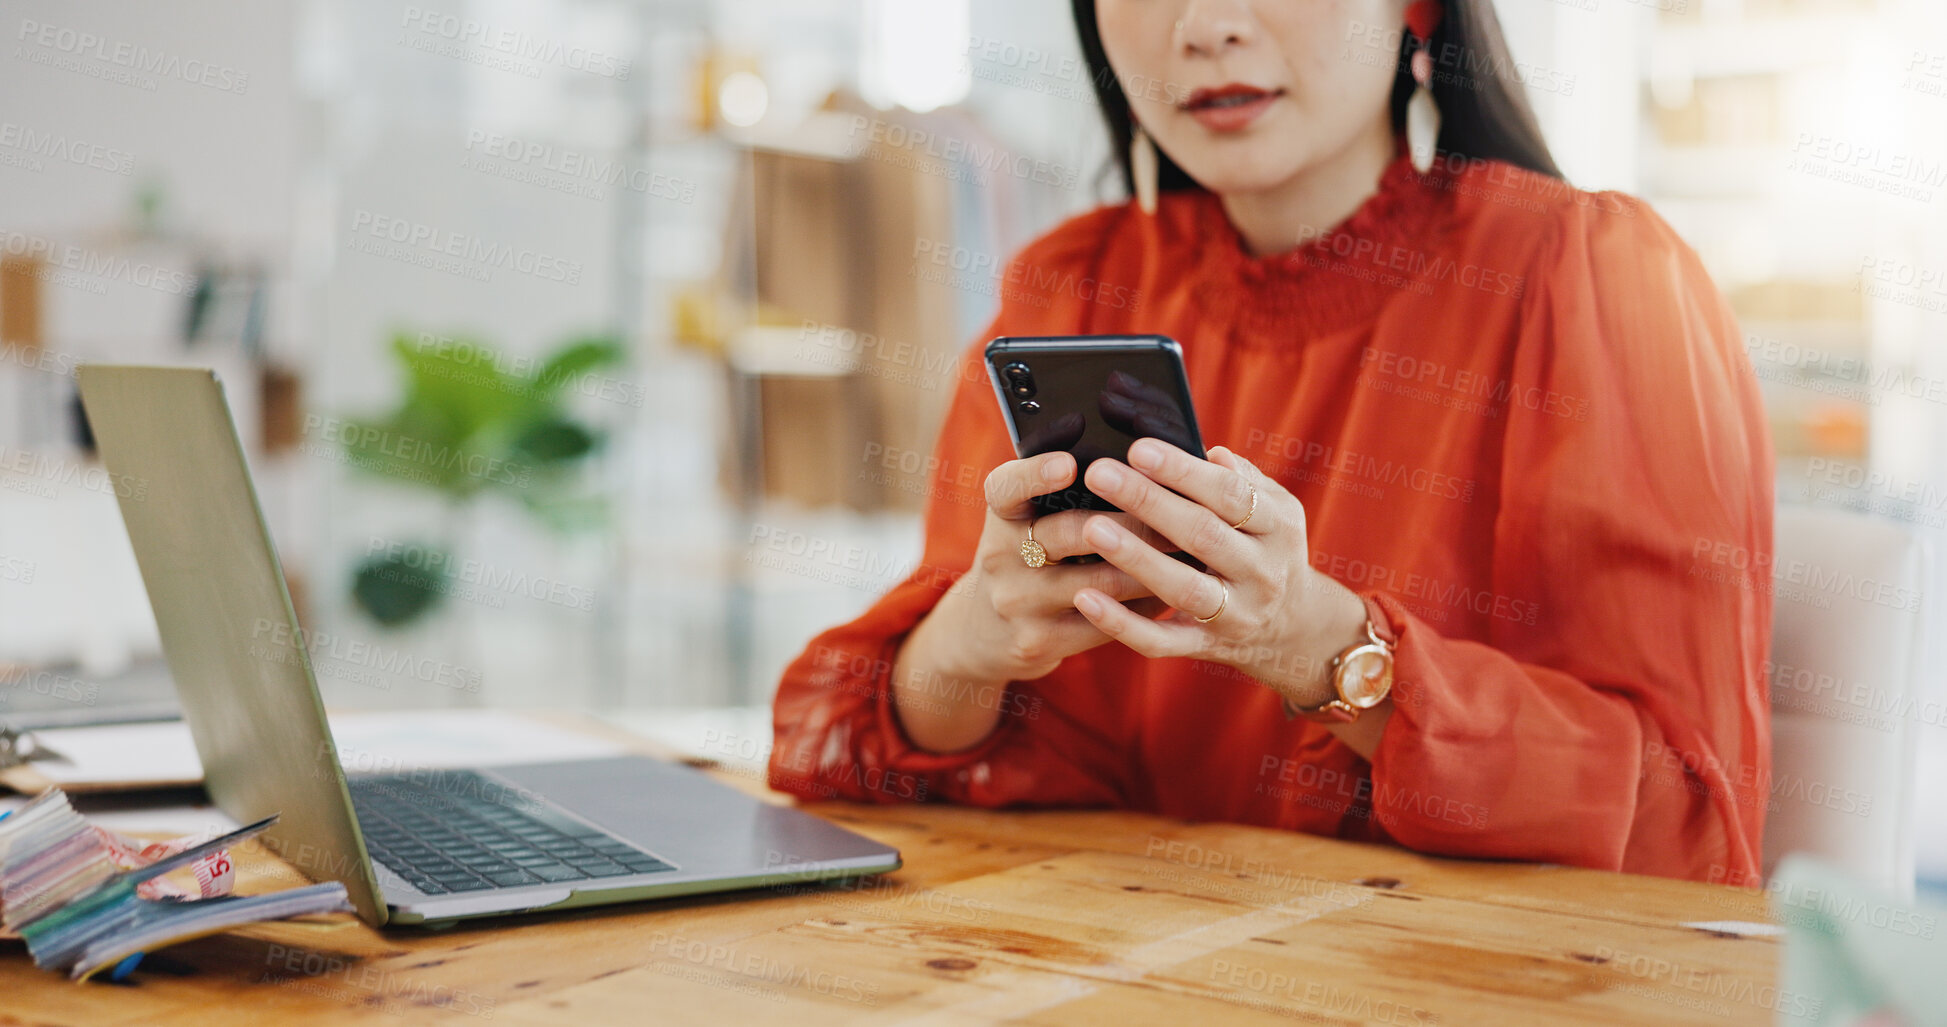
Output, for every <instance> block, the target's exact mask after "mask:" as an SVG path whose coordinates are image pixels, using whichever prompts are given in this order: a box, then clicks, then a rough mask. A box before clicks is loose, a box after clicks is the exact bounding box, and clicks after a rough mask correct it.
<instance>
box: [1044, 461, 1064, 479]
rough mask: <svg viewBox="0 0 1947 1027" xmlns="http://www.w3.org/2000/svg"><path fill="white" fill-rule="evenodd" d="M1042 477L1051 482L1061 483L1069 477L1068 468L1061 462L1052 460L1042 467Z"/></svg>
mask: <svg viewBox="0 0 1947 1027" xmlns="http://www.w3.org/2000/svg"><path fill="white" fill-rule="evenodd" d="M1041 477H1043V478H1045V479H1047V480H1049V481H1060V480H1062V479H1063V478H1066V477H1068V468H1066V467H1063V466H1062V462H1061V461H1060V460H1050V461H1048V462H1047V463H1045V464H1043V465H1042V466H1041Z"/></svg>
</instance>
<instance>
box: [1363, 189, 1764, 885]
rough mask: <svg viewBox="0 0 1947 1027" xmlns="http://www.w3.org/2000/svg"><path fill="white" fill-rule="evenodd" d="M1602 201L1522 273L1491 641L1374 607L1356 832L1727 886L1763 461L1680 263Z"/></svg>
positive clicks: (1715, 303)
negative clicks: (1370, 822) (1393, 648)
mask: <svg viewBox="0 0 1947 1027" xmlns="http://www.w3.org/2000/svg"><path fill="white" fill-rule="evenodd" d="M1602 199H1603V201H1604V202H1602V203H1596V204H1589V205H1586V206H1582V207H1577V208H1570V209H1569V211H1568V212H1567V213H1565V214H1564V215H1563V216H1562V218H1561V220H1560V221H1559V222H1558V227H1559V229H1560V232H1559V235H1558V236H1557V237H1556V238H1555V239H1554V240H1553V241H1552V242H1551V243H1549V244H1545V245H1543V246H1542V247H1541V248H1540V249H1541V253H1540V261H1539V263H1538V264H1537V270H1536V272H1535V273H1534V274H1533V275H1532V276H1531V277H1530V279H1529V282H1530V285H1531V290H1532V291H1531V293H1530V295H1529V296H1528V297H1527V302H1526V304H1525V305H1524V308H1523V312H1522V314H1521V332H1520V336H1521V342H1520V344H1519V345H1518V347H1517V348H1516V350H1515V352H1514V354H1513V358H1512V364H1511V370H1510V373H1509V377H1508V380H1507V381H1508V386H1509V387H1508V389H1507V393H1508V396H1507V406H1506V411H1507V412H1506V426H1505V434H1504V439H1503V444H1502V450H1501V454H1500V456H1501V459H1500V464H1499V473H1500V490H1499V496H1500V506H1499V508H1498V510H1497V511H1496V512H1495V515H1494V522H1493V534H1492V546H1493V552H1494V557H1493V559H1492V575H1491V581H1489V582H1488V583H1487V585H1488V591H1487V592H1485V593H1483V594H1479V595H1476V596H1474V597H1471V599H1470V600H1469V601H1470V602H1472V603H1474V604H1478V605H1477V606H1476V608H1477V609H1481V610H1482V612H1488V611H1489V610H1491V611H1493V616H1492V617H1491V624H1492V628H1491V629H1490V633H1489V636H1490V637H1488V638H1486V639H1484V640H1460V639H1455V638H1448V637H1443V636H1442V635H1441V634H1440V633H1439V631H1438V630H1437V629H1435V628H1434V627H1431V626H1429V624H1428V623H1427V622H1426V621H1425V620H1423V619H1421V618H1420V617H1418V616H1416V615H1415V614H1414V613H1413V612H1411V611H1410V610H1409V609H1408V605H1407V604H1404V603H1402V602H1400V601H1398V600H1397V599H1396V598H1391V597H1387V596H1385V595H1381V596H1379V599H1380V603H1381V606H1382V608H1383V609H1385V611H1386V612H1387V614H1388V617H1389V619H1390V620H1391V621H1392V625H1393V627H1394V629H1395V631H1396V632H1397V633H1398V637H1399V644H1398V650H1397V658H1396V659H1397V662H1396V681H1397V685H1396V688H1395V699H1396V708H1395V712H1394V714H1393V717H1392V719H1391V722H1390V723H1389V725H1388V727H1387V730H1386V733H1385V735H1384V737H1383V740H1382V742H1381V745H1380V747H1379V750H1378V752H1377V753H1376V754H1375V756H1374V759H1373V765H1372V781H1373V791H1372V796H1373V798H1372V801H1373V817H1374V821H1375V823H1376V824H1377V825H1378V826H1379V827H1380V828H1382V829H1383V830H1384V831H1385V832H1386V834H1388V835H1389V836H1390V837H1392V838H1393V839H1394V840H1396V841H1398V842H1399V843H1401V844H1404V845H1406V846H1409V847H1412V848H1415V849H1421V850H1424V851H1430V852H1438V853H1443V854H1450V855H1458V856H1473V857H1498V858H1516V859H1526V860H1545V861H1553V862H1560V863H1569V864H1577V865H1583V866H1593V867H1603V868H1611V869H1621V870H1627V871H1632V872H1640V873H1652V874H1661V875H1668V876H1682V877H1691V878H1698V879H1705V878H1710V879H1718V880H1723V879H1726V878H1729V879H1739V877H1740V876H1741V875H1745V874H1751V873H1755V872H1756V870H1757V866H1758V853H1759V847H1760V839H1761V837H1762V834H1763V824H1764V811H1765V804H1766V802H1767V801H1768V798H1769V766H1770V740H1769V732H1768V728H1767V723H1768V719H1767V718H1768V712H1767V711H1768V701H1767V695H1766V691H1767V684H1766V680H1765V670H1764V667H1765V659H1766V650H1767V646H1768V644H1769V637H1770V620H1771V596H1770V592H1769V586H1770V580H1769V576H1768V573H1767V569H1768V568H1769V566H1770V551H1771V504H1772V487H1771V473H1772V471H1771V468H1772V455H1771V449H1770V443H1769V440H1768V438H1767V436H1766V434H1765V430H1764V426H1765V419H1764V417H1763V414H1762V411H1761V408H1760V406H1759V397H1758V393H1757V388H1756V383H1755V381H1754V379H1753V377H1752V375H1751V372H1750V369H1749V365H1748V362H1747V361H1746V358H1745V356H1744V354H1743V350H1742V347H1741V346H1740V345H1739V333H1738V329H1737V326H1736V324H1735V322H1734V319H1733V318H1732V316H1731V314H1730V313H1729V310H1728V308H1727V305H1726V304H1725V302H1724V301H1723V299H1722V298H1721V297H1720V296H1719V295H1718V293H1717V292H1716V290H1715V289H1714V288H1713V287H1712V285H1711V284H1710V281H1709V279H1708V277H1707V276H1706V275H1705V273H1704V271H1703V269H1702V267H1701V266H1700V264H1699V262H1698V261H1697V259H1696V257H1695V255H1694V254H1693V253H1692V252H1691V251H1690V250H1689V249H1688V248H1687V247H1685V246H1684V245H1683V243H1682V242H1681V241H1680V240H1678V239H1677V237H1676V236H1675V234H1674V233H1673V232H1672V231H1671V230H1670V228H1669V227H1668V226H1667V225H1666V224H1664V223H1663V222H1662V221H1661V220H1660V219H1659V218H1657V217H1656V215H1655V214H1654V213H1652V212H1651V211H1650V210H1649V209H1648V208H1647V207H1644V206H1641V205H1639V204H1636V203H1634V202H1633V201H1630V200H1627V199H1626V198H1619V197H1614V196H1612V195H1608V194H1605V195H1604V196H1603V197H1602ZM1754 568H1755V570H1754Z"/></svg>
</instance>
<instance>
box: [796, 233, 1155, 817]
mask: <svg viewBox="0 0 1947 1027" xmlns="http://www.w3.org/2000/svg"><path fill="white" fill-rule="evenodd" d="M1101 218H1102V215H1101V214H1099V213H1098V214H1095V215H1084V216H1083V217H1081V218H1078V219H1076V220H1074V221H1071V222H1069V223H1068V224H1067V225H1065V226H1063V227H1062V228H1060V229H1057V230H1056V231H1055V232H1054V233H1052V234H1050V235H1049V236H1046V237H1043V238H1042V239H1041V240H1040V241H1038V242H1036V243H1035V244H1033V245H1031V246H1030V247H1028V248H1027V249H1026V250H1024V251H1022V253H1021V255H1020V256H1019V257H1017V258H1016V259H1015V260H1014V261H1013V262H1012V264H1011V265H1010V267H1009V268H1008V270H1007V271H1006V273H1005V274H1004V275H1002V276H1001V282H1002V284H1003V288H1002V289H1001V295H1002V297H1003V299H1002V307H1001V312H1000V315H999V317H998V318H997V319H996V320H995V322H994V324H993V326H992V327H991V328H990V329H989V334H988V335H987V336H986V337H983V338H982V339H979V340H976V342H975V344H974V345H972V346H970V347H969V349H968V351H967V353H966V354H965V355H964V357H963V358H962V360H961V363H960V366H959V371H958V374H957V375H956V376H955V378H954V381H955V382H956V386H955V391H954V395H953V399H952V403H951V406H950V407H949V408H948V412H947V415H946V418H945V420H944V423H943V424H942V427H941V430H940V438H939V441H938V444H937V445H936V447H935V449H934V453H933V464H932V467H933V471H932V474H931V483H930V488H929V490H928V499H927V507H926V514H925V539H926V541H925V552H924V556H923V557H922V560H921V562H920V564H919V565H918V567H917V568H916V569H915V570H914V572H913V573H912V574H911V575H909V576H908V577H907V578H906V579H905V580H904V581H902V582H901V583H900V584H898V585H896V586H895V587H894V588H893V589H892V590H891V591H890V592H888V593H887V594H886V595H885V596H884V597H882V598H881V599H880V600H879V601H878V602H877V603H875V604H873V606H872V607H871V608H870V609H868V610H867V611H866V612H865V613H864V614H863V615H861V616H860V617H858V618H857V619H856V620H854V621H852V622H851V623H849V624H845V625H842V626H840V627H837V628H833V629H832V630H830V631H827V632H825V633H824V634H822V635H820V636H818V637H817V638H816V639H814V640H813V641H812V643H811V645H810V646H808V647H807V648H806V649H805V651H804V652H803V653H802V654H800V655H799V656H798V658H797V659H796V660H794V661H793V662H792V663H791V665H790V666H789V667H788V668H787V669H786V671H785V674H784V677H783V680H782V681H781V683H780V684H779V686H778V692H777V697H776V700H775V702H774V707H773V711H774V718H775V720H774V725H773V727H774V737H775V741H774V743H773V746H772V750H771V759H770V783H771V786H772V787H774V788H777V789H779V790H781V791H785V792H789V793H792V794H794V795H798V796H802V797H805V798H811V799H834V798H842V799H852V800H862V801H875V802H899V801H925V800H944V801H952V802H960V803H968V804H973V805H981V806H1000V805H1025V804H1032V805H1118V804H1122V803H1123V801H1124V788H1125V784H1124V782H1125V781H1126V778H1127V759H1128V747H1127V744H1126V732H1125V731H1124V730H1123V717H1122V714H1120V713H1116V712H1113V711H1114V710H1115V709H1116V704H1115V703H1114V701H1113V699H1114V697H1113V695H1112V693H1111V685H1110V684H1109V680H1108V679H1109V678H1111V677H1112V676H1113V675H1109V674H1104V673H1101V672H1100V671H1101V668H1100V667H1099V666H1098V664H1101V663H1104V662H1113V660H1114V659H1115V658H1114V657H1113V656H1108V657H1103V656H1101V655H1099V654H1098V653H1084V654H1081V655H1078V656H1075V657H1071V658H1070V659H1068V660H1067V661H1064V662H1063V664H1062V665H1061V666H1060V667H1059V668H1057V669H1056V670H1055V671H1054V672H1053V673H1052V674H1050V675H1048V676H1047V677H1045V678H1042V679H1040V680H1039V681H1035V682H1014V683H1012V684H1010V685H1008V686H1007V687H1006V689H1005V690H1003V691H996V692H994V693H993V694H987V695H975V696H972V697H971V698H973V699H975V701H977V702H982V703H998V704H1000V706H1001V710H1002V713H1003V716H1002V717H1001V722H1000V725H999V726H998V727H997V728H996V729H995V730H994V732H993V733H992V734H990V735H989V736H988V737H987V738H986V739H985V740H984V741H982V742H981V743H980V744H978V745H976V746H974V747H973V748H971V749H967V750H964V751H961V752H956V753H950V754H935V753H930V752H926V751H924V750H921V749H918V748H916V747H914V746H913V745H912V743H911V742H910V741H909V740H908V739H907V737H906V735H905V732H904V730H903V729H902V728H901V726H900V723H899V717H898V713H897V711H896V709H895V708H894V703H893V699H892V693H891V679H892V669H893V663H894V661H895V660H896V658H897V656H898V652H899V648H900V646H901V644H903V642H904V641H905V638H906V636H907V634H908V633H909V632H910V631H911V630H912V629H913V628H914V627H915V626H916V625H918V623H919V622H920V621H921V620H922V619H923V618H925V617H926V615H927V614H928V613H930V612H931V611H932V610H933V608H934V606H935V605H936V604H937V603H938V602H939V600H940V598H941V596H942V595H943V594H944V592H945V591H946V590H947V589H950V588H957V587H962V576H963V575H964V574H965V572H966V570H967V568H968V567H969V566H970V565H971V563H972V559H973V554H974V550H975V547H976V545H977V543H978V542H979V539H980V532H981V528H982V525H983V523H984V520H985V516H986V498H985V481H986V477H987V474H988V472H989V471H991V470H992V469H993V468H994V467H996V466H997V465H999V464H1000V463H1002V462H1003V461H1006V460H1009V459H1012V458H1013V450H1012V447H1011V444H1010V443H1009V441H1008V437H1007V432H1006V428H1005V425H1004V424H1003V423H1002V420H1001V416H1000V412H999V410H998V408H997V405H996V403H995V399H994V393H993V389H992V387H991V386H990V385H989V384H988V382H987V372H986V369H985V364H984V362H983V359H982V355H981V351H982V346H983V345H984V343H985V342H986V339H987V338H991V337H993V336H996V335H1007V334H1014V335H1022V334H1071V333H1073V332H1074V331H1075V330H1076V325H1077V324H1079V323H1081V321H1082V314H1083V312H1082V311H1080V310H1078V309H1077V305H1078V304H1084V303H1093V302H1099V300H1098V298H1097V297H1096V295H1095V290H1093V289H1088V288H1077V287H1075V285H1074V283H1076V282H1080V281H1085V280H1087V279H1086V274H1087V272H1086V267H1087V264H1088V262H1089V260H1090V259H1091V257H1092V255H1093V253H1094V251H1095V250H1096V248H1097V247H1099V246H1100V245H1101V232H1100V230H1099V222H1100V221H1101Z"/></svg>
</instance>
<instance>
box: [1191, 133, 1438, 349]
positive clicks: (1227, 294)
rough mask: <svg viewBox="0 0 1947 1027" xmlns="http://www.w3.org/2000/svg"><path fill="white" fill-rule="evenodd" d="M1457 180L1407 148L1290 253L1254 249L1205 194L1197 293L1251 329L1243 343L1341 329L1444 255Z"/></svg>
mask: <svg viewBox="0 0 1947 1027" xmlns="http://www.w3.org/2000/svg"><path fill="white" fill-rule="evenodd" d="M1453 185H1454V181H1453V179H1452V176H1451V175H1450V174H1449V173H1448V172H1446V171H1445V170H1444V169H1443V168H1442V167H1441V166H1439V165H1436V166H1435V168H1434V169H1433V170H1432V171H1431V172H1429V173H1427V174H1425V175H1422V174H1420V173H1419V172H1418V171H1417V170H1415V169H1414V167H1413V164H1412V162H1411V161H1410V160H1409V159H1408V158H1407V156H1406V154H1405V153H1404V152H1402V153H1400V154H1399V155H1398V156H1396V157H1395V158H1394V159H1393V161H1392V163H1390V164H1388V165H1387V166H1386V168H1385V170H1384V171H1383V172H1381V174H1380V176H1379V182H1378V188H1376V189H1375V190H1374V191H1373V192H1372V194H1371V195H1369V196H1367V197H1366V199H1365V200H1364V201H1363V202H1362V203H1360V205H1359V207H1358V208H1357V209H1356V210H1354V211H1353V212H1352V213H1351V214H1350V215H1348V216H1347V217H1346V218H1345V219H1344V220H1343V221H1341V222H1339V223H1338V224H1337V225H1335V226H1333V227H1332V228H1331V229H1330V230H1328V231H1325V232H1322V233H1320V234H1319V235H1318V237H1317V238H1314V239H1311V240H1309V241H1305V242H1304V243H1303V244H1302V245H1297V246H1294V247H1293V248H1292V249H1289V250H1286V251H1284V252H1282V253H1274V254H1269V255H1266V256H1262V257H1256V256H1252V255H1251V254H1250V253H1249V252H1248V251H1247V250H1246V248H1245V243H1244V239H1243V237H1242V236H1241V235H1240V234H1239V233H1238V231H1237V228H1236V227H1235V226H1234V225H1232V224H1231V223H1230V219H1229V217H1228V216H1227V215H1226V214H1225V213H1224V208H1223V203H1222V201H1220V200H1219V199H1218V197H1217V196H1216V195H1215V194H1213V193H1208V192H1202V191H1198V192H1197V193H1195V194H1193V196H1192V197H1191V198H1192V199H1193V202H1194V203H1195V204H1196V210H1195V212H1194V215H1193V219H1192V220H1193V225H1194V231H1195V233H1196V237H1197V239H1198V241H1199V245H1198V247H1197V248H1198V250H1199V251H1200V261H1199V267H1198V273H1197V275H1196V278H1197V280H1198V281H1197V286H1196V289H1197V294H1198V299H1199V301H1200V306H1202V308H1203V310H1204V313H1205V314H1206V315H1207V316H1210V317H1213V318H1216V319H1218V320H1222V321H1229V322H1232V323H1234V324H1236V325H1237V326H1238V327H1240V328H1242V329H1244V331H1243V332H1242V333H1238V334H1240V335H1242V336H1243V337H1242V338H1239V339H1237V340H1236V341H1238V342H1241V343H1244V344H1247V345H1248V344H1250V343H1251V342H1253V341H1261V342H1263V343H1266V344H1276V343H1279V342H1281V341H1283V340H1295V339H1303V338H1307V337H1310V336H1312V335H1315V334H1317V333H1320V332H1326V331H1333V330H1337V329H1340V328H1343V327H1346V326H1348V325H1350V324H1353V323H1356V322H1358V321H1359V320H1361V319H1369V318H1370V317H1371V316H1372V315H1373V314H1374V313H1375V312H1376V311H1377V310H1378V308H1379V307H1380V306H1381V305H1383V304H1384V303H1385V302H1386V301H1388V300H1389V299H1392V298H1394V297H1396V296H1398V295H1399V294H1400V293H1401V292H1403V291H1408V290H1412V289H1414V288H1415V285H1416V282H1417V278H1416V275H1415V274H1414V273H1413V270H1412V269H1413V268H1415V267H1418V266H1424V265H1425V264H1426V263H1427V262H1428V261H1429V260H1430V259H1431V258H1432V257H1434V256H1435V255H1436V254H1437V253H1440V252H1443V251H1444V248H1445V245H1446V239H1447V237H1448V232H1447V223H1448V214H1449V213H1450V211H1451V208H1452V205H1451V204H1450V203H1448V202H1445V201H1446V200H1447V198H1449V197H1450V196H1451V194H1452V187H1453Z"/></svg>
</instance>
